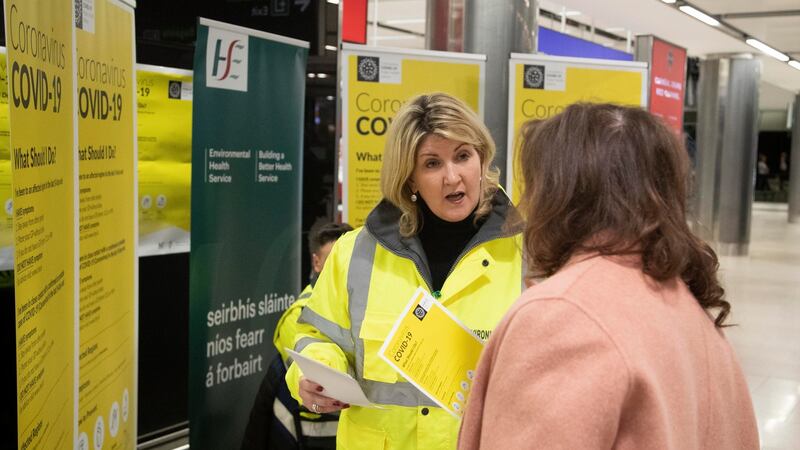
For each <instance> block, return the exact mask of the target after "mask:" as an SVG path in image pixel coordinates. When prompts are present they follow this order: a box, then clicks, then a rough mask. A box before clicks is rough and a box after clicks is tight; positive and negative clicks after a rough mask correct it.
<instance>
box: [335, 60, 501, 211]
mask: <svg viewBox="0 0 800 450" xmlns="http://www.w3.org/2000/svg"><path fill="white" fill-rule="evenodd" d="M341 58H342V59H341V64H340V67H341V77H342V78H341V86H342V95H341V102H342V103H341V108H342V124H343V126H342V138H341V140H340V143H341V147H340V149H339V164H340V167H339V170H340V173H341V175H342V180H341V181H342V194H341V195H342V220H344V221H345V222H349V223H350V224H352V225H354V226H358V225H362V224H363V223H364V221H365V220H366V218H367V214H369V212H370V211H371V210H372V208H373V207H374V206H375V205H376V204H378V202H379V201H380V199H381V189H380V172H381V165H382V161H383V150H384V145H385V143H386V131H387V130H388V128H389V124H391V122H392V118H393V117H394V116H395V114H397V112H398V111H399V110H400V107H402V106H403V104H404V103H405V102H406V101H407V100H408V99H410V98H411V97H414V96H415V95H418V94H424V93H431V92H445V93H448V94H450V95H452V96H454V97H457V98H459V99H461V100H462V101H464V102H465V103H466V104H467V105H469V107H471V108H472V109H473V110H474V111H475V112H476V113H478V114H479V115H480V116H481V117H483V92H484V89H483V83H484V71H485V64H486V57H485V56H483V55H470V54H465V53H446V52H433V51H421V50H405V49H376V48H375V47H364V46H359V45H345V46H344V49H343V51H342V52H341Z"/></svg>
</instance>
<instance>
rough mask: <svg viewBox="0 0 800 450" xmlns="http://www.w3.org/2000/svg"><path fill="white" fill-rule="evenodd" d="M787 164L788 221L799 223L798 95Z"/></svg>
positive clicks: (799, 96) (799, 134)
mask: <svg viewBox="0 0 800 450" xmlns="http://www.w3.org/2000/svg"><path fill="white" fill-rule="evenodd" d="M789 164H791V166H789V223H800V95H797V96H796V97H795V98H794V120H793V121H792V152H791V154H790V156H789Z"/></svg>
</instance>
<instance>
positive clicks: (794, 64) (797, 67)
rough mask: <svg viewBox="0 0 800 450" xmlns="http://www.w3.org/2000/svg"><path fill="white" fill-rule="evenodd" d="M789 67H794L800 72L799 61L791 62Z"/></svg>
mask: <svg viewBox="0 0 800 450" xmlns="http://www.w3.org/2000/svg"><path fill="white" fill-rule="evenodd" d="M789 65H790V66H792V67H794V68H795V69H797V70H800V62H798V61H789Z"/></svg>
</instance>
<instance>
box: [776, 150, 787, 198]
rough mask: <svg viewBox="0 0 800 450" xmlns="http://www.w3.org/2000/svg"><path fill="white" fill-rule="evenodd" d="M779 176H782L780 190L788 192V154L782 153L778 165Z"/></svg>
mask: <svg viewBox="0 0 800 450" xmlns="http://www.w3.org/2000/svg"><path fill="white" fill-rule="evenodd" d="M778 175H780V182H779V183H780V190H781V191H786V190H788V189H789V155H788V154H787V153H786V152H781V159H780V163H779V165H778Z"/></svg>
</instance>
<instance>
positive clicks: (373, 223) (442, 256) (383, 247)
mask: <svg viewBox="0 0 800 450" xmlns="http://www.w3.org/2000/svg"><path fill="white" fill-rule="evenodd" d="M494 154H495V147H494V142H493V141H492V138H491V136H490V134H489V131H488V130H487V129H486V126H485V125H483V123H481V121H480V119H479V118H478V117H477V115H476V114H475V113H474V112H473V111H471V110H470V109H469V107H467V106H466V105H465V104H464V103H462V102H461V101H460V100H457V99H455V98H453V97H451V96H449V95H447V94H428V95H420V96H417V97H415V98H412V99H410V100H409V101H408V102H407V103H406V104H405V105H404V106H403V107H402V108H401V110H400V111H399V112H398V113H397V115H396V116H395V117H394V119H393V120H392V124H391V126H390V127H389V131H388V134H387V139H386V147H385V151H384V155H383V165H382V168H381V180H380V186H381V193H382V194H383V197H384V198H383V200H382V201H381V202H380V203H379V204H378V205H377V206H376V207H375V208H374V209H373V210H372V211H371V212H370V213H369V215H368V216H367V219H366V224H365V225H364V227H362V228H358V229H356V231H354V232H352V233H348V234H347V235H345V236H343V237H342V238H341V239H339V240H338V241H337V242H336V244H335V245H334V246H333V250H332V251H331V254H330V256H329V258H328V262H327V264H326V265H325V268H324V269H323V271H322V273H321V274H320V277H319V280H318V281H317V284H316V286H315V287H314V294H313V295H312V296H311V299H310V300H309V302H308V304H307V305H306V307H305V308H304V309H303V312H302V314H301V316H300V320H299V324H300V325H298V328H299V329H298V333H297V341H296V344H295V351H298V352H301V353H302V354H303V355H304V356H307V357H309V358H312V359H314V360H317V361H319V362H320V363H322V364H325V365H328V366H329V367H332V368H334V369H336V370H339V371H341V372H350V373H351V374H353V376H354V378H355V379H356V380H357V381H358V382H359V384H360V385H361V388H362V389H363V391H364V392H365V394H366V395H367V397H368V398H369V400H370V401H371V402H373V403H376V404H378V405H380V406H381V407H382V408H383V409H377V408H369V407H360V406H356V405H352V406H350V405H347V404H343V403H342V402H341V401H339V400H338V399H335V398H330V397H327V396H326V395H325V392H323V388H322V386H320V385H318V384H316V383H314V382H313V381H311V380H308V379H306V378H304V377H303V376H302V373H301V371H300V369H299V368H298V367H297V365H296V364H293V365H292V366H290V367H289V371H288V373H287V375H286V380H287V383H288V385H289V389H290V390H291V392H292V395H293V396H294V397H295V398H296V399H297V400H298V401H300V402H302V403H303V405H304V406H305V407H306V408H308V409H310V410H312V411H316V412H322V413H329V412H334V411H339V410H342V412H341V418H340V420H339V429H338V432H337V436H336V438H337V446H338V448H345V449H348V450H359V449H364V450H375V449H383V448H391V449H395V450H397V449H400V450H402V449H409V450H412V449H413V450H416V449H420V450H422V449H425V450H437V449H453V448H455V446H456V439H457V434H458V423H459V422H458V419H456V418H455V417H453V416H452V415H451V414H450V413H449V412H447V411H445V410H444V409H442V408H440V407H438V406H437V404H436V403H434V402H433V401H432V400H430V399H429V398H428V397H427V396H426V395H424V394H423V393H422V392H421V391H419V390H418V389H417V388H416V387H415V386H414V385H413V384H411V383H410V382H408V381H406V380H405V379H404V378H403V377H402V376H401V375H400V374H399V373H398V372H397V371H395V370H394V369H393V368H392V367H391V366H390V365H389V364H387V363H386V362H385V361H383V360H382V359H381V358H380V357H379V356H378V350H379V349H380V347H381V345H382V344H383V342H384V340H385V339H386V337H387V335H388V334H389V332H390V331H391V328H392V325H393V324H394V322H395V320H396V319H397V318H398V317H399V316H400V314H401V313H402V311H403V310H404V308H405V306H406V305H407V304H408V301H409V300H410V299H411V297H412V295H413V294H414V292H415V291H416V290H417V288H419V287H423V288H424V289H426V290H428V291H429V292H430V293H431V294H432V295H433V296H434V297H436V298H438V299H439V301H440V302H442V303H443V305H444V306H445V307H446V308H448V309H449V310H450V311H451V312H452V313H453V314H454V315H455V316H456V317H458V318H459V319H460V320H461V321H462V322H463V323H464V324H466V326H467V327H469V328H470V329H472V330H473V331H475V332H476V334H478V335H483V336H486V335H488V334H490V333H491V332H492V330H493V329H494V327H495V325H496V324H497V322H498V321H499V320H500V318H501V317H502V316H503V314H504V313H505V311H506V310H507V308H508V307H509V306H510V305H511V303H512V302H513V301H514V299H515V298H516V297H518V296H519V293H520V291H521V289H522V275H523V270H522V256H521V247H522V244H521V240H520V238H521V236H520V233H519V232H520V229H521V227H517V228H514V227H511V226H506V222H507V219H509V218H516V217H518V214H517V213H516V210H515V209H514V207H513V206H512V204H511V202H510V200H509V199H508V197H507V196H506V194H505V193H504V192H503V191H502V190H501V189H500V188H499V186H498V172H497V171H496V169H494V168H492V159H493V158H494ZM515 222H516V223H519V220H516V221H515ZM343 408H344V409H343Z"/></svg>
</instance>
